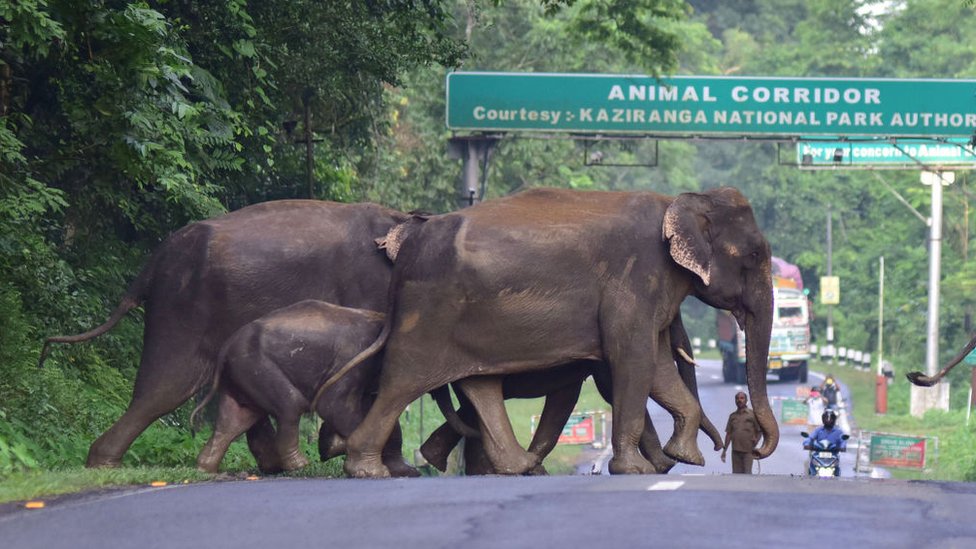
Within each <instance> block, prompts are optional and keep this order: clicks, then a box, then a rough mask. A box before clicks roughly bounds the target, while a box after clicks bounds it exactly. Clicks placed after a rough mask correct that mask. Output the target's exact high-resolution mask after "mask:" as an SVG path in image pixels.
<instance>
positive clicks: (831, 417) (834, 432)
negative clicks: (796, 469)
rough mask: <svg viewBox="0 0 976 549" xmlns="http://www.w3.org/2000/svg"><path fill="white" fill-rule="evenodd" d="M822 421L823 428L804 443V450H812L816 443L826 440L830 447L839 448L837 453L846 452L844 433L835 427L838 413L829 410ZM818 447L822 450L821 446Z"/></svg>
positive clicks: (818, 428) (838, 468)
mask: <svg viewBox="0 0 976 549" xmlns="http://www.w3.org/2000/svg"><path fill="white" fill-rule="evenodd" d="M820 419H821V420H823V426H822V427H817V430H815V431H814V432H813V434H812V435H810V437H809V438H808V439H806V440H804V441H803V449H804V450H811V449H813V447H814V443H816V442H820V441H821V440H826V441H827V443H828V444H829V445H831V446H833V447H835V448H837V451H839V452H846V451H847V440H845V439H844V431H841V430H840V429H838V428H836V427H835V426H836V425H837V412H835V411H833V410H829V409H828V410H826V411H825V412H824V413H823V415H822V416H820ZM816 447H817V448H820V445H817V446H816ZM837 474H840V466H839V465H838V467H837Z"/></svg>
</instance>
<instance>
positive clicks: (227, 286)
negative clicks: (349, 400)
mask: <svg viewBox="0 0 976 549" xmlns="http://www.w3.org/2000/svg"><path fill="white" fill-rule="evenodd" d="M408 217H409V216H407V215H406V214H402V213H400V212H397V211H395V210H391V209H388V208H384V207H381V206H377V205H375V204H340V203H334V202H325V201H314V200H281V201H274V202H266V203H262V204H256V205H254V206H249V207H246V208H243V209H240V210H237V211H235V212H231V213H228V214H226V215H222V216H219V217H215V218H213V219H209V220H206V221H200V222H197V223H192V224H190V225H187V226H186V227H183V228H182V229H180V230H178V231H176V232H175V233H173V234H172V235H170V236H169V237H168V238H167V239H166V240H165V241H164V242H163V243H162V244H160V246H159V247H158V248H157V249H156V250H155V252H154V253H153V254H152V256H151V257H150V258H149V259H148V260H147V262H146V264H145V265H144V267H143V269H142V272H141V273H140V274H139V275H138V277H137V278H136V279H135V280H134V281H133V282H132V284H131V285H130V286H129V288H128V290H127V291H126V294H125V296H124V297H123V299H122V301H121V303H120V304H119V305H118V307H117V308H116V309H115V311H113V312H112V314H111V317H110V318H109V320H108V321H106V322H105V323H104V324H102V325H101V326H98V327H97V328H94V329H92V330H91V331H89V332H86V333H83V334H79V335H75V336H55V337H50V338H48V339H47V341H46V342H45V346H44V350H43V351H42V354H41V360H40V362H41V363H42V364H43V361H44V357H45V356H46V355H47V353H48V351H49V346H50V344H52V343H77V342H80V341H86V340H89V339H91V338H93V337H96V336H98V335H100V334H103V333H105V332H107V331H108V330H110V329H112V327H113V326H115V324H116V323H117V322H118V321H119V320H120V319H121V318H122V317H123V316H125V315H126V313H127V312H128V311H130V310H131V309H133V308H135V307H137V306H138V305H139V304H141V303H144V304H145V307H146V313H145V329H144V334H143V350H142V358H141V361H140V364H139V371H138V374H137V376H136V381H135V388H134V390H133V393H132V400H131V402H130V403H129V407H128V409H127V410H126V412H125V413H124V414H123V415H122V417H121V418H119V420H118V421H116V422H115V424H114V425H112V426H111V428H109V429H108V430H107V431H106V432H105V433H104V434H102V435H101V436H100V437H99V438H98V439H97V440H96V441H95V442H94V443H93V444H92V446H91V449H90V450H89V453H88V460H87V465H88V466H89V467H97V466H115V465H118V464H119V462H120V461H121V459H122V456H123V455H124V454H125V452H126V451H127V450H128V448H129V446H130V445H131V444H132V442H133V440H135V438H136V437H137V436H139V434H140V433H142V432H143V431H144V430H145V429H146V427H147V426H149V424H150V423H152V422H153V421H155V420H156V419H157V418H159V417H160V416H162V415H164V414H167V413H169V412H172V411H173V410H175V409H176V408H178V407H179V406H180V405H181V404H183V403H184V402H186V401H187V400H188V399H189V398H190V397H191V396H192V395H194V394H195V393H196V392H197V391H199V390H200V389H202V388H203V387H205V386H206V384H207V383H209V382H210V381H211V379H212V378H213V371H214V366H215V363H216V359H217V353H218V351H219V350H220V348H221V345H222V344H223V343H224V341H225V340H226V339H227V338H228V337H229V336H230V335H231V334H232V333H234V331H235V330H237V329H238V328H240V327H241V326H243V325H244V324H247V323H248V322H250V321H252V320H254V319H256V318H258V317H260V316H262V315H264V314H266V313H269V312H271V311H274V310H276V309H279V308H281V307H285V306H288V305H291V304H293V303H296V302H298V301H301V300H304V299H318V300H322V301H327V302H330V303H335V304H337V305H342V306H347V307H355V308H362V309H369V310H375V311H384V312H385V311H386V310H387V289H388V286H389V281H390V273H391V270H392V264H391V263H390V262H389V260H388V259H387V258H386V257H385V255H384V254H383V252H382V251H380V250H377V248H376V244H375V243H374V239H376V238H381V237H383V236H384V235H386V234H387V233H388V232H389V230H390V229H391V228H392V227H393V226H395V225H396V224H398V223H400V222H402V221H404V220H406V219H407V218H408ZM247 436H248V443H249V445H250V446H251V448H252V451H254V453H255V455H270V454H271V453H272V451H271V448H273V445H274V438H273V437H274V429H273V427H272V426H271V423H270V422H268V421H267V420H262V421H259V422H258V423H257V424H255V426H253V427H252V428H251V429H249V430H248V432H247ZM265 465H268V466H269V467H272V468H273V466H274V463H268V464H265Z"/></svg>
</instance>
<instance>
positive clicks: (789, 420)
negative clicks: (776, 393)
mask: <svg viewBox="0 0 976 549" xmlns="http://www.w3.org/2000/svg"><path fill="white" fill-rule="evenodd" d="M782 402H783V407H782V409H781V410H780V414H779V420H780V423H785V424H787V425H806V424H807V415H808V414H807V412H808V408H807V404H806V402H804V401H802V400H796V399H783V401H782Z"/></svg>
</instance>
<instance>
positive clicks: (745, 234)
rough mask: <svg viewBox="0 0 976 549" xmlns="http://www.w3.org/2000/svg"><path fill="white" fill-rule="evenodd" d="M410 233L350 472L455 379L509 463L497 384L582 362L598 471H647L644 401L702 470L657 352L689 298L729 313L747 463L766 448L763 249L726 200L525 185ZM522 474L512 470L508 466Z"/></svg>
mask: <svg viewBox="0 0 976 549" xmlns="http://www.w3.org/2000/svg"><path fill="white" fill-rule="evenodd" d="M415 230H416V238H415V237H414V236H411V237H410V238H407V239H405V240H404V242H403V244H402V247H401V249H400V252H399V254H400V255H399V257H398V258H397V262H396V265H395V267H394V277H393V281H392V283H391V295H393V296H394V303H393V304H392V307H391V314H389V315H388V316H387V323H386V326H385V327H384V330H383V332H382V333H381V335H380V337H379V338H378V339H377V341H376V342H374V345H373V346H371V347H370V348H369V349H367V350H366V351H364V353H363V354H362V356H368V355H370V354H371V353H373V352H375V351H376V350H377V349H378V348H379V347H380V346H382V345H384V344H385V351H384V363H383V364H384V365H383V370H382V372H381V374H380V386H379V387H380V388H379V392H378V394H377V398H376V401H375V402H374V404H373V406H372V408H371V409H370V411H369V413H368V414H367V416H366V419H365V420H364V421H363V423H362V424H361V425H360V426H359V427H358V428H357V429H356V431H354V432H353V434H352V436H350V438H349V440H348V445H347V450H348V457H347V460H346V464H345V468H346V472H347V473H348V474H350V475H352V476H386V475H388V474H389V472H388V471H387V470H386V467H384V465H383V463H382V461H381V453H382V449H383V445H384V444H385V442H386V440H387V438H388V437H389V435H390V433H391V432H392V430H393V427H394V425H395V424H396V421H397V418H398V417H399V415H400V413H401V412H402V411H403V410H404V409H405V408H406V406H407V404H409V403H410V402H411V401H413V400H414V399H416V398H417V397H418V396H420V395H422V394H423V393H424V392H427V391H429V390H431V389H433V388H435V387H438V386H440V385H444V384H446V383H450V382H453V381H456V380H461V379H464V382H463V383H462V384H461V386H462V390H464V392H465V394H466V395H467V396H468V397H469V398H471V400H472V403H473V404H474V406H475V408H476V409H477V411H478V414H479V416H480V420H481V427H482V434H483V442H484V444H485V450H486V452H487V453H488V455H489V456H492V452H493V451H494V452H496V455H501V456H504V455H507V454H506V452H508V450H509V449H511V448H512V447H513V446H517V443H516V442H515V437H514V434H513V433H512V430H511V424H510V423H509V422H508V420H507V416H506V414H505V410H504V406H503V405H502V387H501V380H502V378H501V377H499V376H500V375H507V374H516V373H522V372H530V371H536V370H544V369H548V368H553V367H555V366H558V365H561V364H566V363H568V362H571V361H574V360H581V359H584V360H599V361H603V362H605V363H606V364H607V365H608V367H609V368H610V373H611V378H612V386H613V433H612V437H611V438H612V444H613V453H614V457H613V459H612V460H611V462H610V464H609V466H610V471H611V472H613V473H650V472H653V468H652V467H651V465H650V463H648V461H647V460H646V459H644V458H643V457H642V456H641V455H640V452H639V451H638V442H639V440H640V437H641V433H642V431H643V427H644V406H645V401H646V398H647V396H648V394H650V395H651V396H652V397H653V398H654V399H655V400H656V401H657V402H658V403H660V404H661V405H662V406H663V407H664V408H665V409H667V410H668V411H669V412H670V413H671V414H672V416H673V417H674V421H675V429H674V435H673V436H672V438H671V440H669V441H668V443H667V444H666V445H665V452H666V453H667V454H668V455H670V456H673V457H675V458H677V459H680V460H681V461H685V462H688V463H702V461H703V458H702V456H701V452H700V451H699V450H698V447H697V443H696V431H697V429H698V425H699V421H700V414H701V408H700V406H699V405H698V402H697V401H696V400H695V398H694V396H693V395H692V394H691V392H690V391H689V390H688V389H687V387H685V386H684V383H683V382H682V380H681V378H680V376H679V374H678V371H677V369H676V368H675V365H674V361H673V360H672V356H671V350H670V348H669V343H668V326H669V325H670V324H671V323H672V321H673V320H674V318H675V316H676V315H677V314H678V310H679V307H680V305H681V302H682V301H683V300H684V299H685V297H686V296H688V295H695V296H697V297H698V298H699V299H701V300H702V301H704V302H705V303H707V304H709V305H711V306H713V307H717V308H721V309H726V310H729V311H731V312H732V313H733V315H734V316H735V318H736V319H737V320H738V322H739V323H740V324H741V325H742V326H743V329H744V331H745V332H746V338H747V349H746V351H747V359H746V363H747V366H746V368H747V372H748V385H749V391H750V394H751V397H752V401H753V407H754V410H755V414H756V417H757V419H758V421H759V425H760V428H761V429H762V431H763V445H762V446H761V447H760V448H759V449H757V450H756V455H757V457H759V458H762V457H766V456H768V455H769V454H770V453H772V452H773V450H774V449H775V448H776V445H777V443H778V442H779V430H778V427H777V424H776V420H775V417H774V416H773V413H772V410H771V408H770V405H769V400H768V398H767V396H766V361H767V358H768V353H769V340H770V329H771V325H772V316H773V310H772V296H773V291H772V280H771V274H770V257H771V256H770V249H769V244H768V242H767V241H766V239H765V238H764V237H763V235H762V233H761V232H760V230H759V228H758V226H757V225H756V222H755V219H754V216H753V213H752V208H751V207H750V205H749V202H748V201H747V200H746V199H745V197H743V196H742V194H741V193H740V192H739V191H737V190H735V189H733V188H729V187H723V188H719V189H714V190H710V191H706V192H703V193H687V194H682V195H679V196H677V197H672V196H664V195H661V194H657V193H652V192H580V191H571V190H562V189H534V190H529V191H526V192H523V193H520V194H517V195H514V196H510V197H507V198H502V199H499V200H493V201H487V202H483V203H481V204H478V205H476V206H473V207H471V208H467V209H465V210H462V211H459V212H455V213H451V214H446V215H442V216H436V217H432V218H430V219H429V220H427V221H426V222H424V223H422V224H419V226H418V227H416V229H415ZM355 364H356V360H353V361H352V362H350V364H349V365H347V367H346V368H343V371H345V370H346V369H347V368H351V367H355ZM339 375H341V372H340V374H339ZM465 378H467V379H465ZM492 461H493V462H496V460H495V459H492ZM503 461H504V460H503ZM506 462H507V463H511V461H506ZM534 466H535V463H534V462H532V461H531V460H526V461H525V462H524V463H523V464H522V466H520V468H521V469H522V471H523V472H524V471H527V470H529V469H530V468H532V467H534ZM515 472H518V470H516V471H515Z"/></svg>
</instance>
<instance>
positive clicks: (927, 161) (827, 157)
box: [796, 138, 976, 169]
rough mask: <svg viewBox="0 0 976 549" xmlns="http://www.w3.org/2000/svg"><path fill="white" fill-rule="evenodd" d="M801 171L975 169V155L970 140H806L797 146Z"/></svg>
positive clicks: (797, 160)
mask: <svg viewBox="0 0 976 549" xmlns="http://www.w3.org/2000/svg"><path fill="white" fill-rule="evenodd" d="M796 156H797V158H796V163H797V164H799V166H800V168H808V169H810V168H813V169H816V168H823V167H829V166H837V167H845V168H852V167H853V168H857V167H870V168H902V169H904V168H918V167H920V166H922V165H925V166H929V167H949V166H953V167H974V166H976V152H974V150H973V147H972V145H970V142H969V139H966V138H951V139H943V140H929V139H899V140H897V141H895V142H891V141H887V140H869V141H804V142H803V143H800V144H799V145H797V147H796Z"/></svg>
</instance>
